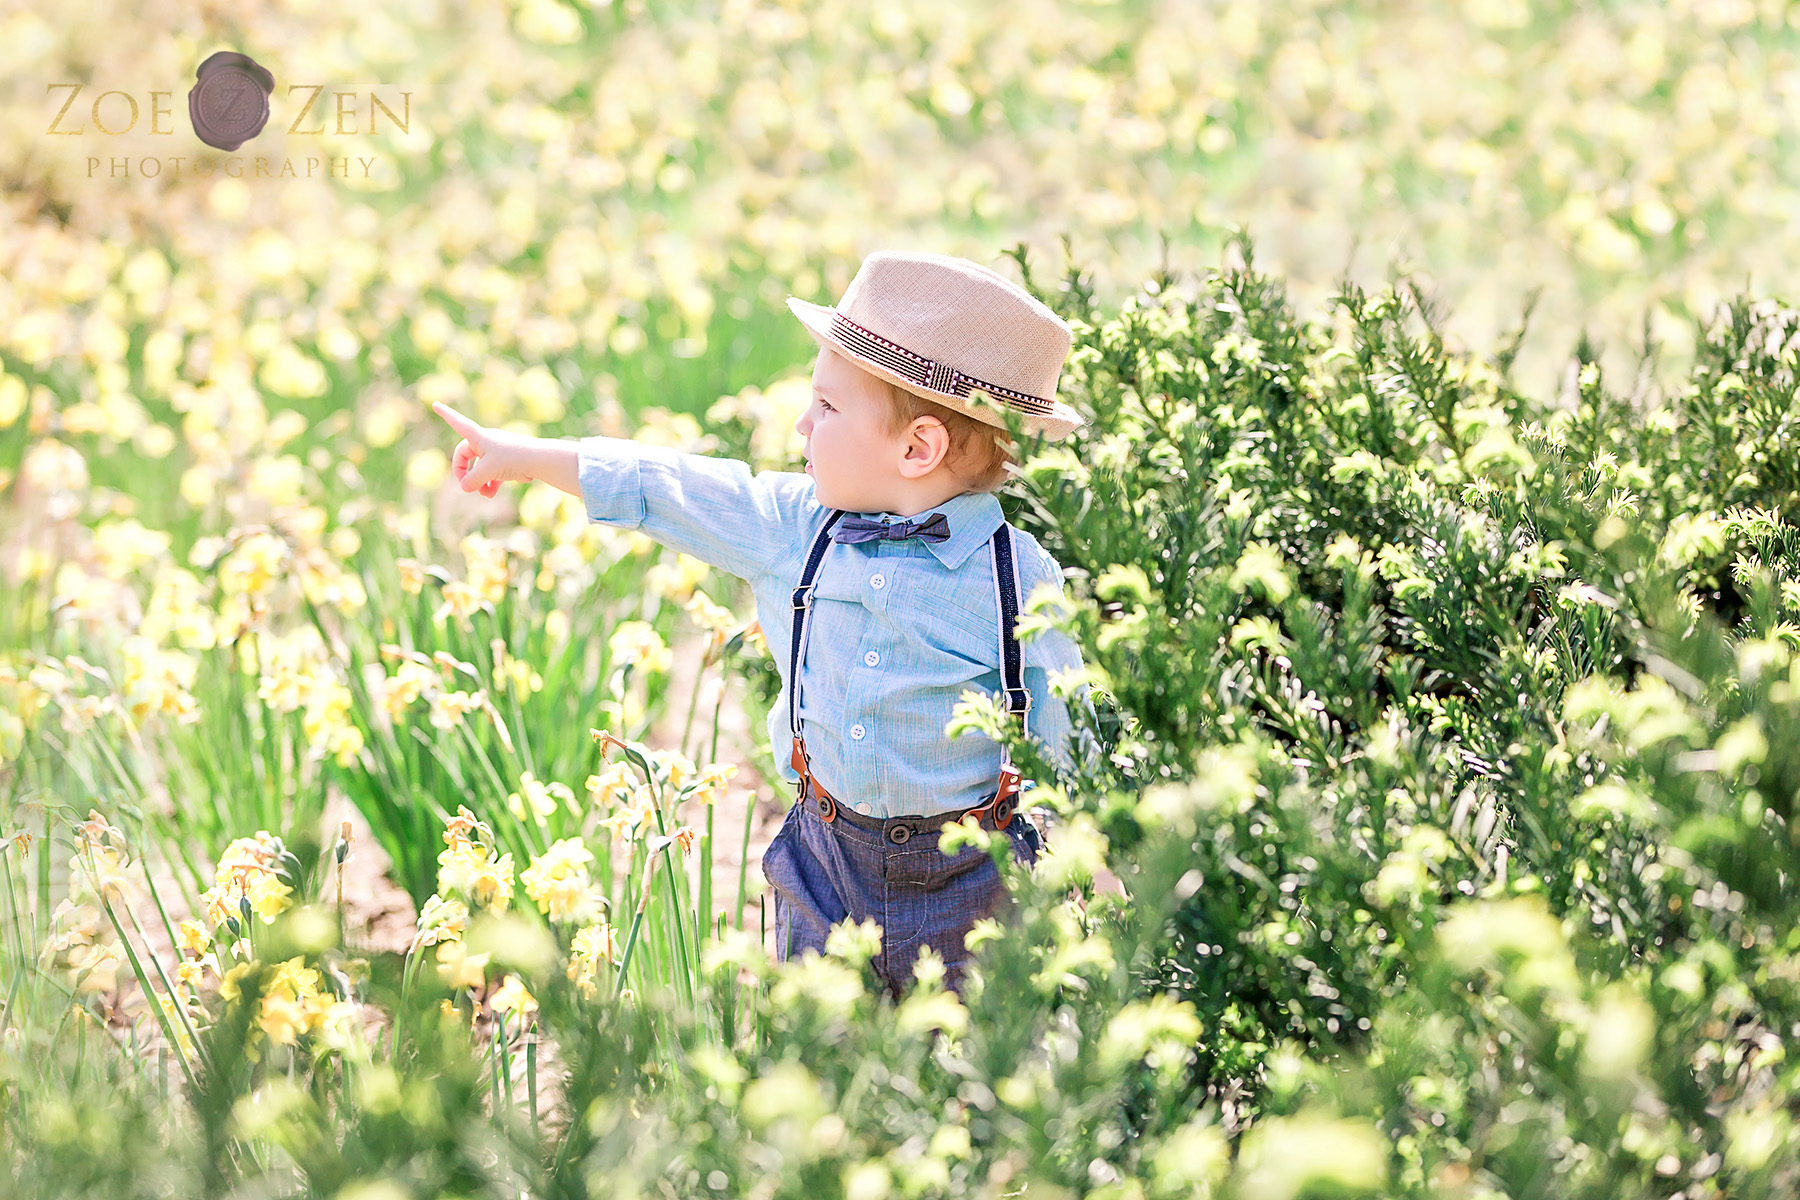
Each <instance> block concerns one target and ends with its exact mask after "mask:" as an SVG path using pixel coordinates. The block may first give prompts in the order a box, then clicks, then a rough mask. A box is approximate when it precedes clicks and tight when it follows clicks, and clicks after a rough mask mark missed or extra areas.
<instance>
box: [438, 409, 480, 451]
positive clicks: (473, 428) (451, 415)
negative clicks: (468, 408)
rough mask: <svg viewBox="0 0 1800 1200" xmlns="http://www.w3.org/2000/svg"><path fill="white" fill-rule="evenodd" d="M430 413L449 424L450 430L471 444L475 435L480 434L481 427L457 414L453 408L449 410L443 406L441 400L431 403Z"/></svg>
mask: <svg viewBox="0 0 1800 1200" xmlns="http://www.w3.org/2000/svg"><path fill="white" fill-rule="evenodd" d="M431 411H432V412H434V413H436V414H437V415H438V416H440V417H442V418H444V420H445V421H447V422H449V424H450V428H452V429H454V430H456V432H458V433H460V434H461V435H462V436H463V437H465V438H468V439H469V441H471V442H473V441H474V440H475V437H476V435H477V434H479V433H480V432H481V427H480V426H479V425H477V424H475V422H473V421H471V420H469V418H467V417H465V416H463V415H462V414H461V413H459V412H457V411H456V410H455V409H454V408H451V407H450V406H449V405H448V404H445V403H444V402H443V401H442V400H433V401H432V402H431Z"/></svg>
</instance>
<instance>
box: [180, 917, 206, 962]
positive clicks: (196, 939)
mask: <svg viewBox="0 0 1800 1200" xmlns="http://www.w3.org/2000/svg"><path fill="white" fill-rule="evenodd" d="M177 933H178V937H177V941H176V945H177V946H178V948H179V949H180V950H181V953H182V954H184V955H186V956H187V957H189V958H199V957H200V956H201V955H202V954H205V953H206V952H207V951H208V950H210V949H212V935H211V934H210V933H208V932H207V931H206V926H204V925H202V924H201V923H200V922H198V921H183V922H182V923H181V925H180V927H179V929H178V930H177Z"/></svg>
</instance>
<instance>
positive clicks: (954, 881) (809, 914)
mask: <svg viewBox="0 0 1800 1200" xmlns="http://www.w3.org/2000/svg"><path fill="white" fill-rule="evenodd" d="M802 786H803V787H804V785H802ZM984 803H985V802H984ZM908 820H909V818H904V817H895V818H892V819H890V820H887V821H884V822H883V829H882V831H881V832H876V831H874V830H870V829H862V828H859V827H857V826H855V825H852V824H851V823H850V822H848V821H845V820H841V819H840V820H837V821H832V822H830V823H829V824H827V823H826V821H825V820H824V819H823V818H822V817H820V816H819V813H818V811H817V809H816V808H815V807H814V806H813V805H811V804H806V803H795V804H794V805H793V806H792V807H790V808H789V809H788V814H787V819H786V820H785V821H783V822H782V825H781V830H780V832H778V833H776V835H775V840H774V841H772V842H770V843H769V848H768V850H766V851H765V852H764V853H763V859H762V868H763V875H764V877H765V878H767V879H768V881H769V885H770V887H771V889H772V890H773V891H774V893H775V945H776V954H777V956H778V957H780V958H781V959H783V960H786V959H790V958H798V957H799V956H800V955H801V954H804V953H805V952H806V951H807V950H816V951H818V952H819V953H821V954H823V953H824V952H825V938H826V936H827V935H828V934H829V933H830V932H831V927H832V926H833V925H835V924H837V923H838V922H839V921H843V920H846V919H847V920H849V921H850V922H852V923H853V924H860V923H862V922H863V921H864V920H865V919H870V918H872V919H874V921H875V922H876V923H877V924H879V925H880V926H881V930H882V936H881V952H880V953H879V954H877V955H876V956H875V957H874V958H873V959H871V960H870V965H871V966H873V967H874V968H875V973H876V975H877V976H879V977H880V979H881V981H882V982H883V983H884V984H885V985H886V986H887V988H888V990H889V992H890V993H891V994H892V995H893V996H894V997H895V998H896V999H898V998H899V996H900V993H901V989H902V988H904V987H905V986H906V984H907V983H908V982H910V981H911V979H912V973H913V965H914V964H915V963H916V962H917V961H918V957H919V948H920V947H921V946H927V945H928V946H930V947H931V948H932V949H934V950H936V951H937V952H938V954H940V955H942V956H943V959H944V968H945V970H944V984H945V986H946V987H948V988H950V989H951V990H952V991H959V990H960V988H961V984H962V980H963V975H964V972H965V971H966V970H967V967H968V960H969V952H968V950H967V949H966V948H965V947H964V946H963V937H964V935H966V934H967V933H968V932H969V929H970V928H971V927H972V926H973V925H974V924H975V922H976V921H979V920H980V919H981V918H983V917H998V918H1001V919H1004V918H1005V915H1006V913H1007V912H1008V911H1009V910H1010V908H1011V903H1010V897H1009V896H1008V895H1007V891H1006V885H1005V883H1004V882H1003V881H1002V880H1001V878H1000V871H999V869H998V868H997V867H995V866H994V860H993V859H992V858H991V857H989V855H988V853H987V852H986V851H985V850H982V849H981V848H980V847H977V846H964V847H963V848H962V849H961V850H958V851H957V852H956V853H955V854H949V855H946V854H945V853H944V852H943V851H942V850H939V849H938V845H937V843H938V838H937V830H936V829H935V828H934V829H930V830H929V831H922V832H921V833H920V835H919V836H917V837H912V838H908V839H906V840H905V841H904V842H903V843H902V844H898V845H897V844H895V842H894V840H893V839H892V838H890V837H888V836H886V834H887V833H888V831H889V829H890V828H891V827H892V826H894V825H901V824H906V823H907V822H908ZM911 820H912V821H915V822H923V820H924V818H911ZM1001 832H1003V833H1004V834H1005V835H1006V836H1007V837H1008V838H1009V839H1010V840H1011V842H1012V850H1013V856H1014V858H1015V859H1017V860H1018V861H1019V862H1020V863H1021V864H1023V865H1025V866H1030V865H1031V864H1033V863H1035V862H1036V861H1037V856H1038V850H1039V848H1040V846H1041V844H1042V839H1041V837H1040V836H1039V834H1038V831H1037V827H1036V826H1035V825H1033V824H1032V823H1031V821H1030V820H1029V819H1027V817H1026V816H1025V814H1024V813H1023V812H1015V813H1014V814H1013V819H1012V820H1011V821H1010V822H1008V823H1007V826H1006V828H1005V829H1004V830H1002V831H1001Z"/></svg>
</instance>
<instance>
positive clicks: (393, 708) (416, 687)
mask: <svg viewBox="0 0 1800 1200" xmlns="http://www.w3.org/2000/svg"><path fill="white" fill-rule="evenodd" d="M440 687H441V684H440V683H439V680H438V673H437V672H436V671H434V670H432V669H431V667H430V666H428V665H426V664H424V663H418V662H412V661H407V662H403V663H401V664H400V666H399V667H398V668H397V669H396V670H395V671H394V673H393V674H392V675H390V676H388V680H387V687H386V689H385V690H384V693H383V695H382V698H381V704H382V707H383V708H385V709H387V713H388V716H389V717H390V718H392V719H393V720H395V721H398V720H401V719H402V718H404V717H405V716H406V710H407V709H408V708H410V707H412V704H413V701H415V700H417V699H418V698H419V697H420V696H421V695H423V694H424V693H426V692H427V691H430V692H436V691H438V690H439V689H440Z"/></svg>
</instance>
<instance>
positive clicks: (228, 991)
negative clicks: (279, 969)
mask: <svg viewBox="0 0 1800 1200" xmlns="http://www.w3.org/2000/svg"><path fill="white" fill-rule="evenodd" d="M255 969H256V964H255V963H247V962H241V963H238V964H237V965H236V966H234V967H232V968H231V970H229V971H227V972H225V976H224V978H222V979H220V980H219V998H220V999H221V1000H226V1001H232V1000H237V999H239V998H240V997H242V995H243V989H242V988H241V987H240V986H239V984H240V982H241V981H242V980H243V978H244V976H246V975H248V974H249V973H250V972H251V971H253V970H255Z"/></svg>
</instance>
